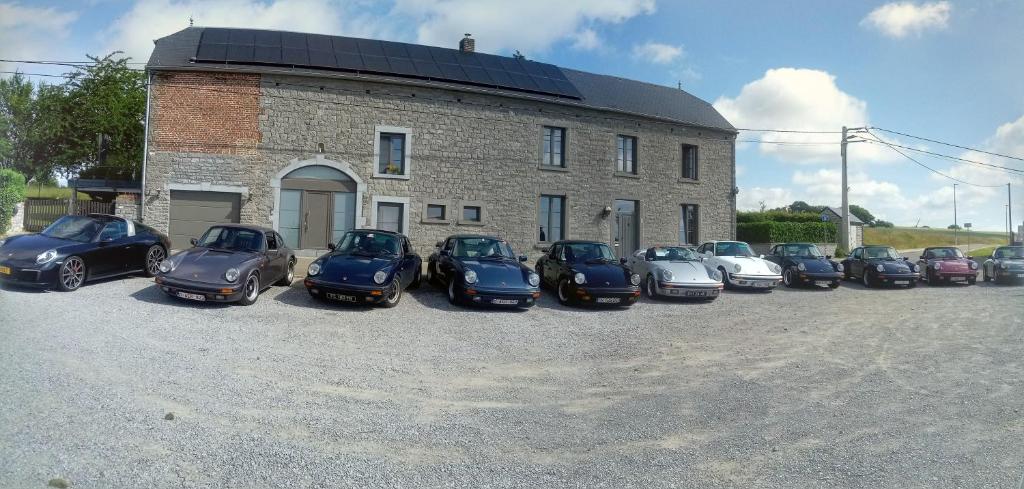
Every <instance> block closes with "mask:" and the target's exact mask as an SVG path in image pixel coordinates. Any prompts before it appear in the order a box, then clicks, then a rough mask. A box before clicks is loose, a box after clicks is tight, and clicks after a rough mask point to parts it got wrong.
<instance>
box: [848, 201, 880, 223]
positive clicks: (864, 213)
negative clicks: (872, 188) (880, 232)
mask: <svg viewBox="0 0 1024 489" xmlns="http://www.w3.org/2000/svg"><path fill="white" fill-rule="evenodd" d="M850 214H853V215H855V216H857V219H860V220H861V222H863V223H864V224H867V225H871V224H873V223H874V222H875V216H873V215H871V213H870V212H868V210H867V209H865V208H863V207H861V206H859V205H856V204H850Z"/></svg>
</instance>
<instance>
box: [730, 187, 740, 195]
mask: <svg viewBox="0 0 1024 489" xmlns="http://www.w3.org/2000/svg"><path fill="white" fill-rule="evenodd" d="M732 194H733V195H739V194H740V188H739V187H733V188H732Z"/></svg>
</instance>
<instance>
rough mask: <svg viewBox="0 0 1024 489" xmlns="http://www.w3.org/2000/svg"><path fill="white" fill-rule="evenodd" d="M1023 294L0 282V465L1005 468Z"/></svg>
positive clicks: (569, 477)
mask: <svg viewBox="0 0 1024 489" xmlns="http://www.w3.org/2000/svg"><path fill="white" fill-rule="evenodd" d="M1022 312H1024V287H1006V286H993V285H989V284H979V285H977V286H974V287H963V286H952V287H949V286H947V287H927V286H922V287H919V288H917V289H914V290H865V289H863V288H862V287H860V286H859V285H856V284H845V285H844V286H843V287H841V288H840V289H838V290H836V291H827V290H798V291H793V290H784V289H779V290H776V291H775V292H774V293H770V294H765V293H741V292H730V293H727V294H726V295H724V296H723V297H721V298H720V299H719V300H717V301H715V302H712V303H707V304H688V303H674V302H661V301H658V302H651V301H646V300H645V301H644V302H643V303H641V304H638V305H637V306H636V307H633V308H632V309H628V310H600V311H594V310H569V309H565V308H562V307H560V306H558V305H557V304H556V303H555V302H554V301H553V300H552V299H551V297H550V295H548V294H545V297H544V299H543V300H542V301H541V303H540V304H539V305H538V307H536V308H534V309H533V310H529V311H525V312H499V311H478V310H466V309H453V308H452V307H450V306H449V305H448V303H447V301H446V300H445V298H444V296H443V294H442V293H441V292H440V291H437V290H432V289H424V290H419V291H415V292H413V293H411V294H409V295H406V297H405V298H404V300H403V302H402V304H400V305H399V307H397V308H395V309H356V308H345V307H334V306H325V305H322V304H319V303H315V302H313V301H312V300H311V299H309V297H308V296H307V294H306V292H305V291H304V289H302V288H301V285H299V286H298V287H292V288H274V289H272V290H270V291H267V292H265V293H264V294H263V296H262V297H261V298H260V300H259V302H258V303H257V304H256V305H254V306H251V307H241V306H220V305H202V304H192V303H185V302H179V301H177V300H172V299H170V298H168V297H165V296H164V295H163V294H162V293H161V292H159V291H157V290H156V289H155V288H154V286H153V285H152V282H151V281H149V280H146V279H142V278H129V279H124V280H114V281H107V282H102V283H98V284H93V285H88V286H86V287H84V288H83V289H82V290H80V291H78V292H75V293H70V294H65V293H53V292H50V293H38V292H30V291H23V290H15V289H2V290H0V338H2V341H0V398H2V399H3V404H2V406H0V486H2V487H17V488H29V487H45V486H46V484H47V481H49V480H51V479H54V478H61V479H63V480H65V481H67V482H69V483H70V484H71V487H73V488H89V487H147V488H149V487H154V488H155V487H211V486H217V487H381V486H389V487H393V486H403V487H422V486H448V487H455V486H457V487H465V486H472V487H479V486H493V487H504V486H521V487H541V486H557V487H566V486H568V487H616V488H618V487H637V486H646V487H651V486H658V487H661V486H672V487H709V486H731V487H786V488H789V487H865V488H867V487H872V488H874V487H928V488H934V487H1006V488H1017V487H1018V484H1019V483H1020V480H1021V477H1022V472H1024V444H1022V443H1021V440H1022V439H1024V385H1022V384H1024V381H1022V376H1021V371H1022V367H1024V365H1022V356H1021V350H1022V345H1024V320H1022ZM168 413H173V415H174V419H172V420H168V419H165V417H166V415H167V414H168Z"/></svg>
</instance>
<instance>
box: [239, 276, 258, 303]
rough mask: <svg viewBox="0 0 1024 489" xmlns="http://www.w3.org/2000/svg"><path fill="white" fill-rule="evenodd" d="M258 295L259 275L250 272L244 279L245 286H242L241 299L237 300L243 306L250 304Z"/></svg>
mask: <svg viewBox="0 0 1024 489" xmlns="http://www.w3.org/2000/svg"><path fill="white" fill-rule="evenodd" d="M259 297H260V276H259V275H257V274H256V273H250V274H249V277H248V278H246V279H245V286H244V287H242V299H241V300H239V301H238V303H239V304H241V305H243V306H251V305H253V304H255V303H256V299H258V298H259Z"/></svg>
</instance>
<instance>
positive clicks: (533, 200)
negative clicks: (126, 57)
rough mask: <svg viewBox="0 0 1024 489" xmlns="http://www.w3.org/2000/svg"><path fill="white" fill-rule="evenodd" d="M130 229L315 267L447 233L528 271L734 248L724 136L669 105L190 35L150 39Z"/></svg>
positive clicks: (477, 58) (503, 76) (659, 95)
mask: <svg viewBox="0 0 1024 489" xmlns="http://www.w3.org/2000/svg"><path fill="white" fill-rule="evenodd" d="M147 72H148V76H149V78H150V85H149V86H150V90H149V102H148V112H147V131H146V147H147V151H146V161H145V165H144V166H145V170H144V191H143V192H144V198H143V203H142V213H143V217H144V221H145V222H146V223H147V224H149V225H152V226H154V227H156V228H157V229H160V230H162V231H165V232H168V234H169V235H170V236H171V237H172V240H173V242H174V245H175V247H184V246H187V243H188V238H190V237H195V236H198V235H199V234H200V233H202V232H203V230H205V228H206V227H207V226H209V225H210V224H214V223H216V222H223V221H234V222H243V223H252V224H258V225H263V226H269V227H273V228H274V229H277V230H278V231H279V232H280V233H281V235H282V236H284V237H285V240H286V241H287V242H288V245H289V246H291V247H293V248H296V249H299V250H302V251H303V253H309V254H313V253H317V252H318V251H319V250H323V249H324V248H326V245H327V243H328V242H331V241H335V240H337V239H338V238H339V237H340V236H341V234H342V233H343V232H344V231H345V230H347V229H351V228H361V227H369V228H378V229H393V230H398V231H401V232H403V233H405V234H407V235H408V236H409V237H410V238H411V240H412V243H413V245H414V247H415V248H416V249H417V251H419V252H421V253H424V254H426V253H429V252H430V251H431V250H432V249H433V245H434V243H435V242H436V241H438V240H441V239H443V238H444V237H446V236H448V235H450V234H454V233H482V234H493V235H498V236H501V237H504V238H505V239H507V240H508V241H509V242H510V243H511V244H512V245H513V247H514V248H515V249H516V250H517V251H518V252H520V253H525V254H530V255H531V256H534V257H535V256H537V255H538V254H539V251H538V250H539V249H541V248H543V247H544V245H545V244H546V243H548V242H551V241H553V240H556V239H558V238H573V239H596V240H601V241H605V242H608V243H610V244H613V245H615V246H616V249H617V250H620V253H627V252H629V251H631V250H633V249H637V248H638V247H640V246H643V245H646V244H649V243H679V242H689V243H697V242H699V241H701V240H706V239H726V238H732V237H733V236H734V233H735V231H734V230H735V191H734V189H735V170H734V168H735V136H736V131H735V130H734V129H733V127H732V126H731V125H730V124H729V123H728V122H727V121H726V120H725V119H724V118H723V117H722V116H721V115H720V114H719V113H718V112H717V111H715V109H714V108H713V107H712V106H711V105H710V104H708V103H707V102H705V101H703V100H700V99H698V98H696V97H694V96H692V95H690V94H689V93H686V92H685V91H682V90H677V89H674V88H669V87H663V86H657V85H652V84H647V83H641V82H637V81H632V80H627V79H623V78H617V77H611V76H605V75H597V74H592V73H586V72H581V71H576V70H570V69H565V68H559V67H556V66H553V65H549V64H544V63H537V62H532V61H527V60H525V59H522V58H519V57H513V58H508V57H502V56H495V55H490V54H484V53H477V52H474V51H473V42H472V39H471V38H468V36H467V39H464V40H463V41H462V42H460V48H459V49H443V48H436V47H427V46H419V45H413V44H403V43H394V42H387V41H376V40H366V39H354V38H346V37H335V36H322V35H307V34H298V33H290V32H279V31H260V30H247V29H220V28H201V27H190V28H187V29H185V30H183V31H180V32H177V33H175V34H172V35H170V36H168V37H165V38H162V39H159V40H157V41H156V46H155V48H154V51H153V54H152V57H151V58H150V60H149V63H148V65H147Z"/></svg>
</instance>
